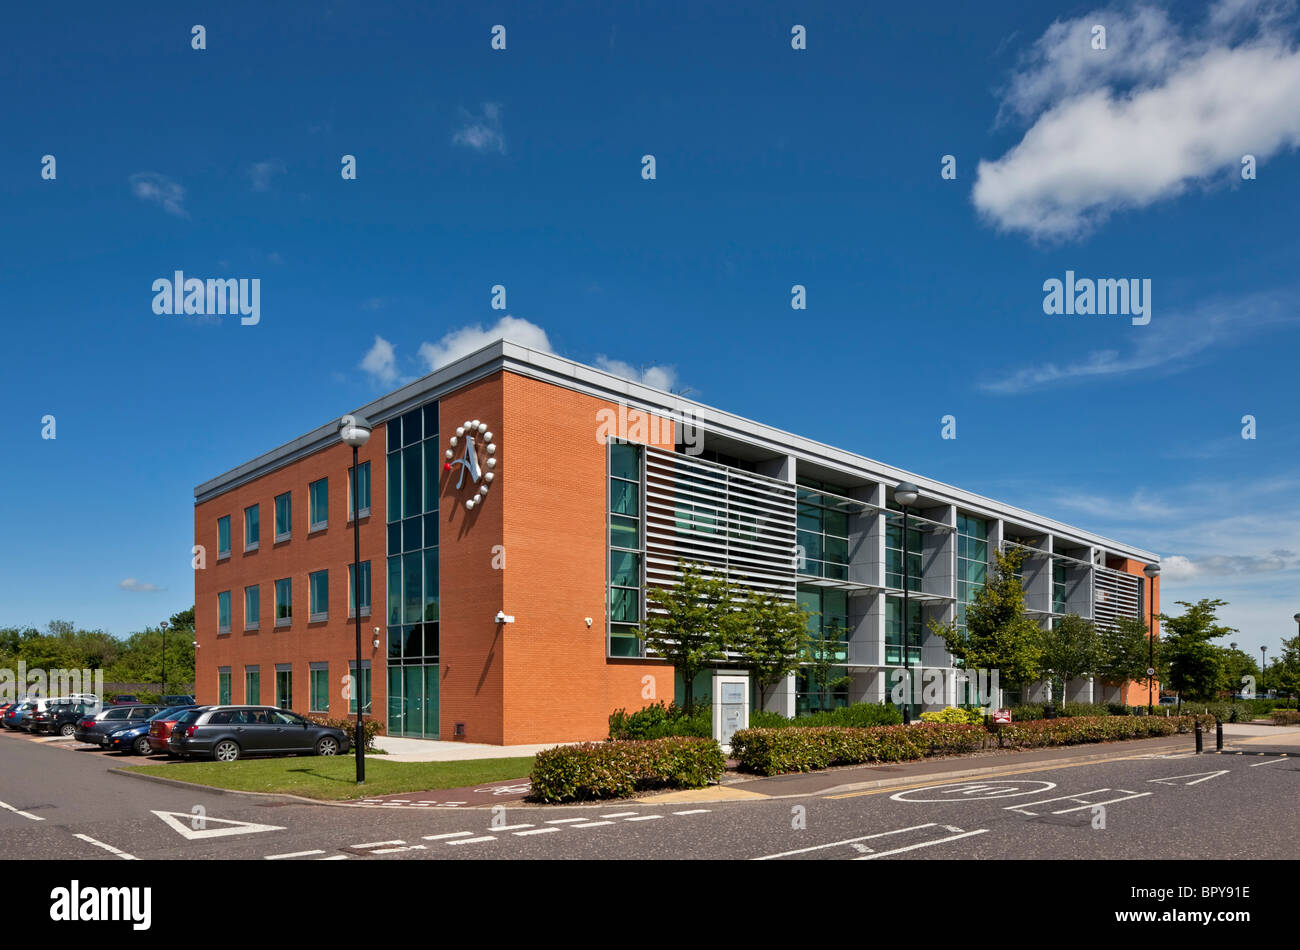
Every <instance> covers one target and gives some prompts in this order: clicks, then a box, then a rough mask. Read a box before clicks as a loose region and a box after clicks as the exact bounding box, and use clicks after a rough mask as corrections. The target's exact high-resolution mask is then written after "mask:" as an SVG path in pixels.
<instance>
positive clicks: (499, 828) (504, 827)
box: [488, 822, 559, 831]
mask: <svg viewBox="0 0 1300 950" xmlns="http://www.w3.org/2000/svg"><path fill="white" fill-rule="evenodd" d="M532 826H533V825H532V822H529V823H528V824H525V825H496V826H495V827H492V828H489V829H488V831H514V830H515V829H516V828H531V827H532ZM555 830H556V831H558V830H559V829H558V828H557V829H555Z"/></svg>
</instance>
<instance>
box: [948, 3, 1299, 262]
mask: <svg viewBox="0 0 1300 950" xmlns="http://www.w3.org/2000/svg"><path fill="white" fill-rule="evenodd" d="M1292 12H1293V5H1291V4H1289V3H1261V2H1249V0H1228V2H1225V3H1220V4H1217V5H1216V6H1215V7H1214V9H1213V10H1212V12H1211V14H1210V17H1209V18H1208V21H1207V23H1206V24H1204V25H1202V27H1201V29H1202V31H1203V32H1204V33H1205V35H1206V36H1207V37H1210V38H1209V39H1200V38H1196V37H1188V36H1185V35H1184V34H1183V32H1181V31H1180V30H1179V29H1178V28H1177V27H1175V26H1174V25H1173V24H1172V23H1171V22H1170V21H1169V20H1168V18H1167V17H1166V15H1165V14H1164V12H1163V11H1161V10H1158V9H1156V8H1153V7H1145V6H1144V7H1138V8H1137V9H1136V10H1135V11H1134V12H1132V13H1130V14H1118V13H1115V12H1110V11H1096V12H1094V13H1090V14H1088V15H1086V16H1083V17H1080V18H1078V19H1075V20H1071V21H1068V22H1065V23H1061V22H1056V23H1053V24H1052V26H1050V27H1049V28H1048V29H1047V31H1046V32H1045V33H1044V34H1043V36H1042V37H1041V38H1040V39H1039V40H1038V41H1037V42H1036V43H1035V45H1034V47H1033V49H1032V50H1031V51H1030V53H1029V55H1028V56H1027V57H1026V59H1025V61H1024V63H1023V64H1022V67H1021V71H1020V72H1019V73H1018V74H1017V75H1015V76H1014V77H1013V78H1012V80H1011V82H1010V83H1009V85H1008V87H1007V89H1006V91H1005V92H1004V95H1003V102H1002V109H1001V112H1000V118H1002V117H1006V116H1007V115H1013V116H1017V117H1020V118H1026V119H1028V118H1031V117H1035V118H1033V122H1032V125H1031V126H1030V128H1029V129H1028V131H1026V132H1025V134H1024V137H1023V138H1022V139H1021V141H1020V142H1019V143H1018V144H1017V145H1015V146H1014V147H1013V148H1012V149H1011V150H1010V151H1008V152H1007V153H1006V154H1005V155H1003V156H1002V157H1001V158H999V159H996V160H994V161H981V162H980V163H979V167H978V170H977V177H976V181H975V186H974V189H973V191H972V198H973V200H974V203H975V206H976V208H977V209H978V210H979V211H980V213H981V214H983V215H984V216H985V217H986V218H987V219H988V220H990V221H992V222H993V223H994V224H996V225H997V226H998V227H999V228H1001V229H1003V230H1008V231H1019V232H1023V233H1025V234H1028V235H1030V236H1031V237H1033V238H1037V239H1046V240H1063V239H1069V238H1075V237H1079V236H1082V235H1083V234H1086V233H1087V232H1089V231H1090V230H1092V229H1093V228H1095V227H1096V226H1098V225H1099V224H1100V223H1101V222H1103V221H1105V220H1106V218H1108V217H1109V216H1110V215H1111V214H1113V213H1115V212H1117V211H1122V210H1126V209H1136V208H1143V207H1146V206H1148V205H1151V204H1154V203H1156V202H1159V201H1164V200H1167V199H1170V198H1173V197H1175V196H1177V195H1179V194H1182V193H1183V192H1185V191H1186V190H1187V189H1189V188H1190V187H1193V186H1194V185H1206V184H1209V183H1212V182H1213V181H1216V180H1219V181H1223V182H1227V181H1230V180H1232V179H1233V176H1235V175H1237V174H1238V170H1239V169H1240V162H1241V157H1242V156H1243V155H1244V154H1252V155H1254V156H1255V157H1256V159H1257V160H1258V161H1260V162H1263V161H1265V160H1267V159H1268V158H1270V157H1271V156H1273V155H1275V154H1277V153H1278V152H1280V151H1282V150H1284V149H1290V148H1295V147H1297V146H1298V145H1300V109H1297V108H1296V106H1295V104H1296V102H1297V101H1300V52H1297V50H1296V48H1295V43H1294V37H1293V36H1292V35H1291V32H1290V30H1291V29H1293V26H1294V24H1292V23H1290V22H1289V20H1288V19H1287V18H1289V17H1290V15H1291V13H1292ZM1094 24H1103V25H1105V26H1106V27H1107V34H1106V35H1107V47H1108V48H1107V49H1106V50H1094V49H1092V47H1091V42H1090V41H1091V30H1092V27H1093V25H1094Z"/></svg>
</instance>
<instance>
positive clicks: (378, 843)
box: [348, 832, 469, 848]
mask: <svg viewBox="0 0 1300 950" xmlns="http://www.w3.org/2000/svg"><path fill="white" fill-rule="evenodd" d="M466 834H469V832H466ZM390 844H406V842H405V841H367V842H366V843H365V844H350V845H348V847H349V848H385V847H387V846H388V845H390Z"/></svg>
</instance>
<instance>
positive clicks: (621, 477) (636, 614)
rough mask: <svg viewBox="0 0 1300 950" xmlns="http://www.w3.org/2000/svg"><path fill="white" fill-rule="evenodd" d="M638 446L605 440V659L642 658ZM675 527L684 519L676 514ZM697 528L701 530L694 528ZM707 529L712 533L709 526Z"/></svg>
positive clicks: (642, 538) (639, 458)
mask: <svg viewBox="0 0 1300 950" xmlns="http://www.w3.org/2000/svg"><path fill="white" fill-rule="evenodd" d="M641 455H642V452H641V446H639V445H633V444H631V443H627V442H616V441H614V440H610V441H609V607H608V611H609V655H610V656H641V655H642V654H643V653H644V649H643V646H642V643H641V639H640V638H639V637H638V636H637V635H636V631H637V630H638V629H639V627H640V624H641V599H642V591H643V588H644V585H643V582H642V570H641V568H642V561H643V559H644V557H645V547H644V545H645V532H644V531H643V530H642V524H641V486H642V484H643V482H642V478H641V462H642V459H641ZM677 517H678V524H679V526H680V525H681V523H682V522H681V519H682V517H683V515H682V512H681V510H680V506H679V510H678V513H677ZM696 530H701V528H700V526H698V525H697V526H696ZM707 530H710V531H711V530H713V526H712V524H711V522H710V524H709V525H708V527H707Z"/></svg>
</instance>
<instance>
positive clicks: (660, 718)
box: [609, 700, 713, 739]
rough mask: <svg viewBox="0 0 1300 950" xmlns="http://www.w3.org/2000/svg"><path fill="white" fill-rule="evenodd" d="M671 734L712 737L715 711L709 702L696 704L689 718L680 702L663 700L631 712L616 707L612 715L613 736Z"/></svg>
mask: <svg viewBox="0 0 1300 950" xmlns="http://www.w3.org/2000/svg"><path fill="white" fill-rule="evenodd" d="M669 736H695V737H696V738H700V739H708V738H711V737H712V736H713V712H712V709H711V707H709V706H707V705H703V706H696V707H695V711H694V713H693V714H692V715H691V716H690V717H689V718H688V717H687V715H686V711H685V710H684V709H682V708H681V707H680V706H678V705H677V704H676V703H669V704H668V705H666V706H665V705H664V703H663V701H662V700H660V701H659V702H657V703H651V704H650V705H649V706H645V707H643V708H641V709H638V710H637V711H636V712H631V713H630V712H628V711H627V710H626V709H615V710H614V711H613V712H612V713H610V716H609V737H610V738H611V739H665V738H668V737H669Z"/></svg>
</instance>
